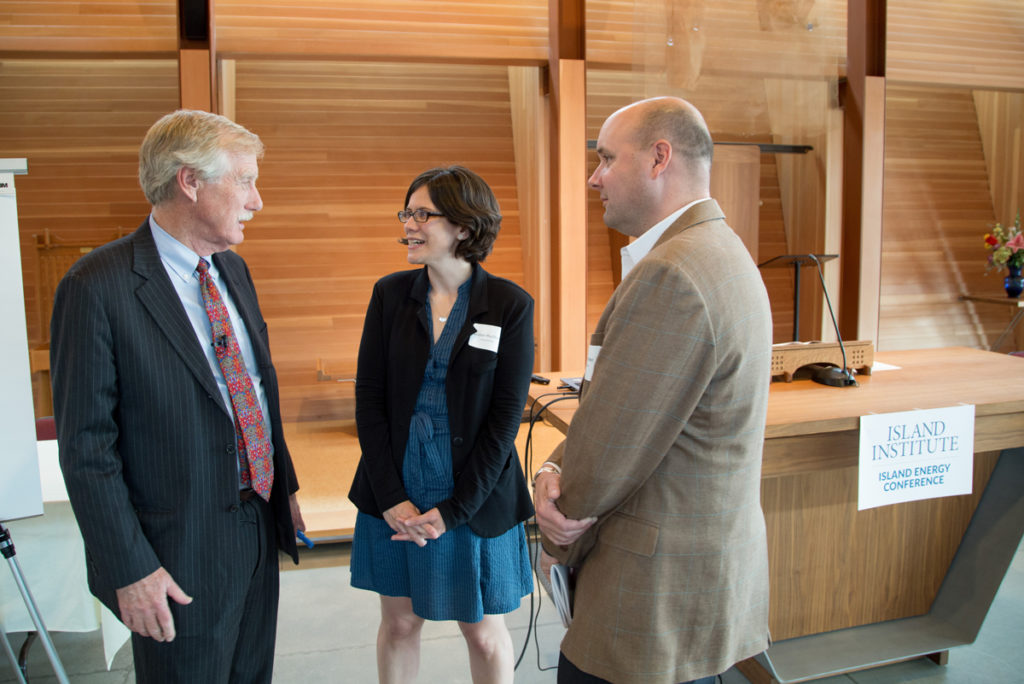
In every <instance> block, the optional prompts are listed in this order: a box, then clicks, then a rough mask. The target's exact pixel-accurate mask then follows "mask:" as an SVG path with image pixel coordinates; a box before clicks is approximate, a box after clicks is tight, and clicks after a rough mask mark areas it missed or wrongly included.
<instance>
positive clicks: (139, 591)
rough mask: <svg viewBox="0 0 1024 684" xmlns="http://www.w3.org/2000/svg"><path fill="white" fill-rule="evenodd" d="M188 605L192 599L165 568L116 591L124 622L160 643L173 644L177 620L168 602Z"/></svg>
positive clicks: (158, 569)
mask: <svg viewBox="0 0 1024 684" xmlns="http://www.w3.org/2000/svg"><path fill="white" fill-rule="evenodd" d="M168 597H170V598H171V599H173V600H174V601H175V602H176V603H180V604H181V605H183V606H186V605H188V604H190V603H192V597H191V596H189V595H188V594H186V593H185V592H184V591H182V590H181V587H179V586H178V585H177V583H176V582H175V581H174V580H173V579H172V578H171V575H170V573H168V572H167V571H166V570H164V569H163V568H157V569H156V570H154V571H153V572H152V573H150V574H149V575H146V576H145V577H143V578H142V579H140V580H139V581H138V582H134V583H132V584H129V585H127V586H124V587H121V588H120V589H118V590H117V607H118V611H119V612H120V613H121V622H123V623H124V626H125V627H127V628H128V629H130V630H131V631H133V632H135V633H137V634H139V635H140V636H144V637H151V638H153V639H156V640H157V641H174V636H175V633H174V618H173V617H172V616H171V609H170V606H168V604H167V599H168Z"/></svg>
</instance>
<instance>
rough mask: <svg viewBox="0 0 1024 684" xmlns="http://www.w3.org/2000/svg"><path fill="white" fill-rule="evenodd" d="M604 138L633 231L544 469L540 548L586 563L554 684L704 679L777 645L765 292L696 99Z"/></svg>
mask: <svg viewBox="0 0 1024 684" xmlns="http://www.w3.org/2000/svg"><path fill="white" fill-rule="evenodd" d="M597 142H598V148H597V153H598V156H599V159H600V164H599V165H598V167H597V170H595V171H594V174H593V176H591V178H590V181H589V184H590V186H591V187H592V188H593V189H595V190H597V191H598V192H600V193H601V201H602V204H603V205H604V208H605V214H604V219H605V223H607V224H608V226H609V227H611V228H614V229H616V230H618V231H620V232H622V233H625V234H626V235H630V236H634V237H637V238H638V239H637V240H636V241H635V242H633V243H632V244H630V245H629V246H627V247H626V248H624V249H623V269H622V275H623V277H622V283H621V284H620V285H619V286H618V287H617V288H616V290H615V293H614V294H613V295H612V298H611V301H609V303H608V305H607V306H606V308H605V310H604V313H603V314H602V315H601V319H600V321H599V323H598V325H597V330H596V332H595V333H594V335H593V337H592V338H591V352H590V354H589V356H590V358H591V359H594V358H595V357H596V361H591V362H588V367H587V372H586V375H585V382H584V387H583V394H582V397H581V400H580V406H579V410H578V411H577V412H576V415H575V416H574V418H573V421H572V424H571V426H570V428H569V432H568V434H567V437H566V440H565V442H563V443H562V445H560V446H559V448H558V449H556V450H555V452H554V453H553V454H552V456H551V458H550V460H549V461H548V462H547V463H545V464H544V465H543V466H541V468H540V471H539V472H538V473H537V476H536V482H535V484H536V493H535V500H536V509H537V520H538V523H539V525H540V528H541V530H542V532H543V533H544V548H545V549H546V551H547V552H548V553H550V554H552V555H553V556H554V557H556V558H557V559H558V560H560V561H561V562H563V563H565V564H567V565H569V566H570V567H575V568H577V579H576V593H575V603H574V614H573V622H572V625H571V626H570V627H569V631H568V633H567V634H566V636H565V639H564V640H563V641H562V647H561V658H560V662H559V672H558V681H559V682H560V683H562V684H564V683H566V682H591V683H593V682H615V683H616V684H675V683H676V682H683V681H702V680H704V679H705V678H707V679H708V681H710V680H711V678H713V677H714V675H717V674H719V673H721V672H723V671H724V670H726V669H728V668H729V667H730V666H731V665H733V663H735V662H737V661H739V660H741V659H743V658H746V657H749V656H752V655H754V654H756V653H758V652H760V651H762V650H763V649H764V648H765V647H766V646H767V643H768V553H767V542H766V537H765V525H764V516H763V513H762V511H761V506H760V472H761V449H762V441H763V438H764V424H765V412H766V409H767V399H768V385H769V382H770V361H771V341H772V328H771V312H770V309H769V305H768V297H767V294H766V292H765V289H764V285H763V284H762V281H761V277H760V274H759V273H758V270H757V267H756V266H755V265H754V262H753V261H752V260H751V258H750V256H749V254H748V253H747V251H746V249H745V248H744V246H743V243H742V242H741V241H740V239H739V238H738V237H737V236H736V234H735V233H734V232H733V231H732V230H731V229H730V228H729V226H728V225H727V224H726V222H725V217H724V216H723V214H722V211H721V209H720V208H719V206H718V204H717V203H716V202H715V201H714V200H713V199H711V197H710V171H711V155H712V143H711V137H710V135H709V133H708V130H707V126H706V125H705V123H704V120H703V118H702V117H701V115H700V113H699V112H698V111H697V110H696V109H695V108H694V107H693V106H692V105H691V104H689V103H688V102H685V101H683V100H679V99H676V98H654V99H651V100H645V101H642V102H638V103H635V104H633V105H630V106H628V107H625V108H623V109H621V110H619V111H617V112H616V113H614V114H613V115H612V116H611V117H609V118H608V120H607V121H606V122H605V123H604V126H603V127H602V128H601V133H600V135H599V137H598V141H597ZM549 560H550V559H549Z"/></svg>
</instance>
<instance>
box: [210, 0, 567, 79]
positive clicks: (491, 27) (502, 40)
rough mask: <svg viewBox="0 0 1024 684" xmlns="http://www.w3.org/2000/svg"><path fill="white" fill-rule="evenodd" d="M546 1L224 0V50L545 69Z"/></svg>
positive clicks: (220, 23)
mask: <svg viewBox="0 0 1024 684" xmlns="http://www.w3.org/2000/svg"><path fill="white" fill-rule="evenodd" d="M547 9H548V8H547V2H545V1H543V0H497V1H489V2H480V1H479V0H432V1H431V2H423V1H422V0H301V1H300V2H292V3H283V2H281V1H280V0H218V1H217V49H218V51H219V52H220V53H221V54H222V55H225V56H238V55H246V54H274V55H302V56H306V57H312V56H319V57H332V58H349V59H351V58H370V59H384V60H396V59H401V60H411V59H426V60H429V61H451V60H459V61H473V62H475V63H502V64H536V65H539V64H543V63H546V62H547V58H548V52H547V47H548V42H547V41H548V14H547Z"/></svg>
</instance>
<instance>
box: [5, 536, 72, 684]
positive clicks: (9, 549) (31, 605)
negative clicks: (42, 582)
mask: <svg viewBox="0 0 1024 684" xmlns="http://www.w3.org/2000/svg"><path fill="white" fill-rule="evenodd" d="M0 553H2V554H3V557H4V558H6V559H7V564H8V565H10V567H11V572H12V573H13V574H14V582H15V584H17V585H18V591H20V592H21V598H22V599H23V600H24V601H25V608H27V609H28V614H29V616H30V617H31V618H32V622H33V623H34V624H35V626H36V632H37V633H38V634H39V638H40V639H41V640H42V642H43V647H44V648H45V649H46V655H47V656H49V658H50V664H51V665H52V666H53V672H54V674H55V675H56V676H57V681H58V682H60V684H68V675H67V673H66V672H64V665H63V664H62V663H61V662H60V656H58V655H57V649H56V648H54V646H53V641H52V640H51V639H50V633H49V632H47V631H46V625H44V624H43V616H42V615H40V614H39V609H38V608H36V602H35V600H34V599H33V598H32V592H31V591H29V588H28V585H27V584H25V578H24V576H23V575H22V574H21V566H20V565H18V559H17V558H15V553H16V552H15V550H14V541H13V540H12V539H11V532H10V530H8V529H7V528H6V527H4V525H3V523H0ZM3 637H4V650H5V651H6V652H7V657H8V658H9V659H10V660H11V664H12V665H13V666H14V669H15V671H16V672H17V673H18V679H19V681H20V682H21V684H27V680H26V679H25V673H24V671H23V669H22V665H21V664H20V663H18V661H17V660H15V659H14V651H12V650H11V644H10V642H8V641H7V635H6V634H4V635H3Z"/></svg>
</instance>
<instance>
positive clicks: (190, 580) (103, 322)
mask: <svg viewBox="0 0 1024 684" xmlns="http://www.w3.org/2000/svg"><path fill="white" fill-rule="evenodd" d="M213 261H214V263H216V265H217V268H218V269H219V270H220V272H221V274H222V277H223V281H224V283H226V286H227V288H228V290H229V292H230V293H231V297H232V298H233V299H234V301H235V304H236V305H237V306H238V311H239V313H240V314H241V316H242V318H243V319H244V321H245V326H246V328H247V329H248V331H249V336H250V337H251V338H252V345H253V350H254V352H255V354H256V362H257V364H258V366H259V368H260V372H261V373H262V376H263V385H264V388H265V390H266V393H267V400H268V403H269V406H270V425H271V433H272V439H273V443H274V486H273V490H272V491H271V497H270V505H271V509H272V511H273V517H274V520H275V522H276V532H277V543H278V546H279V548H281V549H283V550H285V551H286V552H288V553H289V554H290V555H291V556H292V558H293V560H295V561H296V562H297V561H298V558H297V554H296V550H295V532H294V530H293V528H292V521H291V514H290V511H289V507H288V496H289V494H291V493H293V492H295V491H296V490H297V489H298V484H297V482H296V479H295V471H294V469H293V467H292V461H291V457H290V455H289V453H288V447H287V445H286V444H285V441H284V435H283V432H282V428H281V412H280V408H279V398H278V386H277V376H276V374H275V372H274V366H273V364H272V362H271V359H270V346H269V341H268V338H267V324H266V322H265V321H264V320H263V316H262V314H261V313H260V309H259V304H258V302H257V300H256V290H255V288H254V286H253V283H252V278H251V276H250V275H249V269H248V268H247V267H246V265H245V262H244V261H243V260H242V258H241V257H239V256H238V255H237V254H235V253H234V252H230V251H228V252H221V253H220V254H215V255H214V256H213ZM51 340H52V342H51V349H50V364H51V372H52V377H53V405H54V415H55V417H56V422H57V440H58V443H59V446H60V464H61V469H62V470H63V473H64V481H65V483H66V484H67V490H68V496H69V498H70V499H71V506H72V508H73V509H74V512H75V517H76V518H77V520H78V525H79V527H80V528H81V531H82V537H83V539H84V541H85V551H86V565H87V570H88V577H89V586H90V589H91V590H92V592H93V593H94V594H95V595H96V596H97V597H98V598H99V599H100V600H102V601H103V602H104V603H105V604H106V605H107V606H108V607H109V608H111V610H112V611H113V612H114V614H115V615H117V614H119V612H118V608H117V599H116V596H115V593H114V590H115V589H117V588H119V587H123V586H126V585H128V584H131V583H132V582H135V581H137V580H139V579H141V578H143V577H145V576H146V575H148V574H150V573H152V572H153V571H155V570H156V569H157V568H158V567H160V566H163V567H165V568H166V569H167V571H168V572H169V573H170V574H171V576H172V577H173V578H174V580H175V581H176V582H177V583H178V584H179V586H181V588H182V589H183V590H184V591H185V592H186V593H188V594H191V595H192V596H193V597H194V598H196V604H193V605H199V599H200V598H203V599H204V600H205V605H206V610H204V611H203V612H209V613H210V614H211V615H215V614H216V612H217V610H218V609H219V608H218V607H217V596H218V594H219V591H218V587H219V582H220V581H222V578H223V576H224V573H223V571H222V568H223V567H224V566H228V565H230V564H232V563H233V562H235V559H233V558H231V557H230V554H229V552H228V551H227V550H225V549H224V548H222V545H221V544H220V543H219V542H220V540H222V539H226V538H228V537H227V536H226V535H229V534H233V532H232V531H233V530H235V529H237V525H238V508H239V499H238V474H237V466H236V456H235V453H234V452H235V427H234V422H233V420H232V418H231V416H230V415H229V414H228V411H227V408H226V407H225V406H224V404H223V400H222V399H221V394H220V392H219V391H218V389H217V383H216V381H215V380H214V377H213V373H212V371H211V369H210V365H209V363H208V362H207V360H206V356H205V355H204V354H203V351H202V349H201V348H200V345H199V341H198V340H197V339H196V335H195V332H194V330H193V329H192V324H191V323H190V322H189V319H188V316H187V315H186V314H185V310H184V308H183V307H182V305H181V300H180V299H179V298H178V294H177V292H176V291H175V290H174V286H173V285H172V283H171V281H170V278H168V276H167V272H166V270H165V269H164V266H163V264H162V263H161V261H160V255H159V254H158V252H157V249H156V243H155V242H154V241H153V235H152V232H151V230H150V227H149V221H148V219H147V220H146V221H145V222H143V224H142V226H140V227H139V229H138V230H137V231H135V232H134V233H132V234H131V235H128V236H125V237H123V238H121V239H120V240H117V241H115V242H112V243H110V244H107V245H104V246H103V247H100V248H98V249H96V250H93V251H92V252H90V253H89V254H87V255H85V256H83V257H82V258H81V259H80V260H79V261H78V262H77V263H76V264H75V265H74V266H72V267H71V269H70V270H69V271H68V273H67V274H66V275H65V276H64V278H63V279H62V280H61V282H60V285H59V286H58V288H57V294H56V299H55V301H54V307H53V319H52V324H51Z"/></svg>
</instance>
